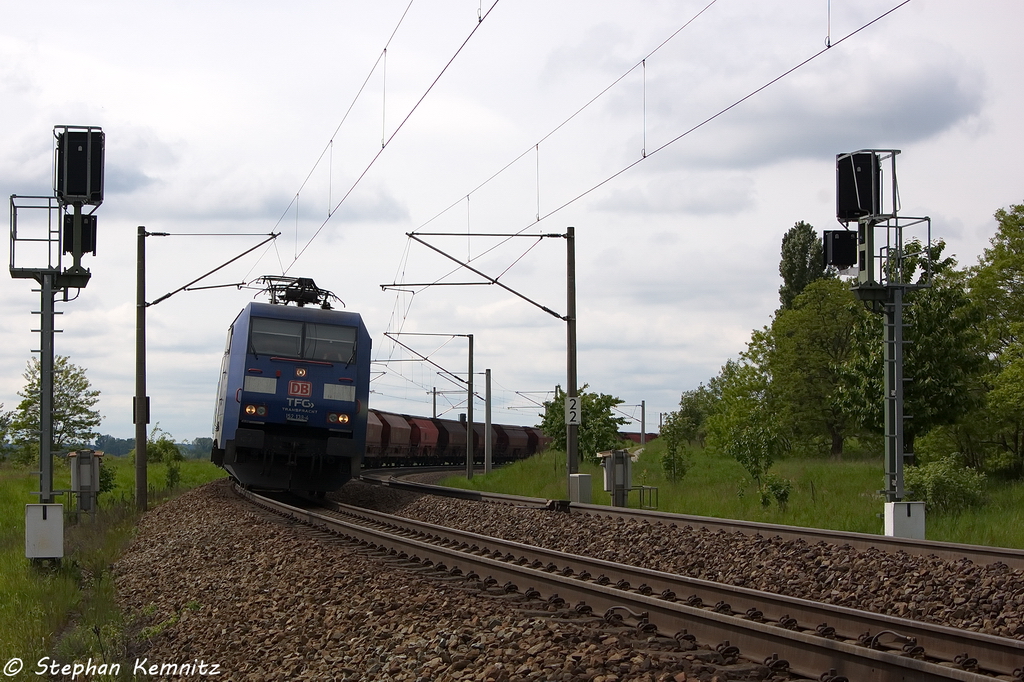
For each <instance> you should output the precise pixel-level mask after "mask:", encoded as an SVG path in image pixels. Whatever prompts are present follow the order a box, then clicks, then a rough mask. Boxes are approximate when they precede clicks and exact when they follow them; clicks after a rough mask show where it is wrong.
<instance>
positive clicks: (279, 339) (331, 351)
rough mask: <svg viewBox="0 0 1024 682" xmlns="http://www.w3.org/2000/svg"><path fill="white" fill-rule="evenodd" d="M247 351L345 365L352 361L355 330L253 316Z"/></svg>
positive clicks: (354, 348) (354, 351)
mask: <svg viewBox="0 0 1024 682" xmlns="http://www.w3.org/2000/svg"><path fill="white" fill-rule="evenodd" d="M249 352H251V353H253V354H255V355H278V356H281V357H288V358H300V359H303V360H319V361H322V362H343V363H345V364H348V363H350V362H352V361H353V360H354V359H355V354H356V328H355V327H342V326H339V325H335V324H317V323H314V322H305V323H303V322H300V321H298V320H277V319H271V318H267V317H254V318H252V327H251V333H250V335H249Z"/></svg>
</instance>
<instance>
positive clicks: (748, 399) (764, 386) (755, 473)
mask: <svg viewBox="0 0 1024 682" xmlns="http://www.w3.org/2000/svg"><path fill="white" fill-rule="evenodd" d="M770 352H771V336H770V334H769V333H768V330H767V329H765V330H760V331H755V332H754V334H753V337H752V338H751V341H750V343H749V344H748V345H747V350H746V351H745V352H744V353H743V355H742V356H741V362H738V363H727V364H726V366H725V367H723V368H722V374H721V375H720V382H719V385H720V386H721V400H720V403H719V407H718V410H717V411H716V412H715V413H714V414H713V415H712V416H711V417H710V418H709V419H708V442H707V447H708V450H710V451H711V452H713V453H717V454H721V455H724V456H726V457H732V458H733V459H735V460H736V461H737V462H739V463H740V464H741V465H743V468H744V469H746V470H747V473H748V474H750V477H751V479H753V481H754V484H755V485H756V486H757V490H758V493H759V495H760V497H761V502H762V504H768V503H770V500H771V499H772V498H773V497H774V498H775V499H776V500H777V501H778V502H779V504H780V505H784V504H785V501H786V500H787V499H788V497H789V490H790V485H791V484H789V483H788V481H785V480H783V479H780V478H778V477H777V476H775V475H774V474H771V473H770V471H769V470H770V469H771V467H772V465H773V464H774V462H775V460H776V459H777V458H778V457H780V456H782V455H783V454H784V453H785V452H786V451H788V450H789V445H790V443H789V438H788V435H787V434H786V432H785V428H784V426H783V424H782V422H781V420H780V419H779V417H778V413H779V411H778V403H777V400H776V398H775V396H774V395H773V393H772V386H771V379H770V376H769V375H768V373H767V372H766V371H765V358H766V357H767V356H768V354H769V353H770Z"/></svg>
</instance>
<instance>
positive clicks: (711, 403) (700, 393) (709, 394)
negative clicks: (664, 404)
mask: <svg viewBox="0 0 1024 682" xmlns="http://www.w3.org/2000/svg"><path fill="white" fill-rule="evenodd" d="M716 401H717V396H716V395H715V394H714V391H713V390H712V389H711V388H710V387H708V386H705V385H704V384H701V385H700V386H698V387H697V388H695V389H693V390H691V391H686V392H684V393H683V395H682V397H681V398H680V399H679V410H678V411H677V412H674V413H673V414H675V415H677V416H676V419H677V420H678V421H679V424H678V428H679V429H680V430H681V431H680V436H681V437H682V439H683V440H685V441H686V442H688V443H694V442H697V443H699V444H700V445H701V446H703V445H704V442H705V439H706V437H707V419H708V417H709V416H710V415H711V413H712V412H714V409H715V403H716Z"/></svg>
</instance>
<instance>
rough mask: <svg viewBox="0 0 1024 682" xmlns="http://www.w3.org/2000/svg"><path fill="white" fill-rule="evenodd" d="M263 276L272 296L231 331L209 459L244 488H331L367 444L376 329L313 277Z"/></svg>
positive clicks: (355, 467)
mask: <svg viewBox="0 0 1024 682" xmlns="http://www.w3.org/2000/svg"><path fill="white" fill-rule="evenodd" d="M263 281H264V282H265V284H266V285H267V288H266V291H267V292H268V293H269V294H270V300H271V302H270V303H256V302H253V303H249V304H248V305H247V306H246V307H245V308H244V309H243V310H242V312H241V313H239V314H238V317H237V318H235V321H234V322H233V323H232V325H231V326H230V327H229V329H228V339H227V347H226V349H225V350H224V359H223V361H222V363H221V373H220V382H219V384H218V387H217V407H216V413H215V416H214V428H213V430H214V441H213V452H212V459H213V461H214V463H216V464H218V465H219V466H222V467H224V469H226V470H227V471H228V472H229V473H230V474H231V475H232V476H233V477H234V478H235V479H237V480H238V481H239V482H240V483H241V484H243V485H245V486H246V487H253V488H270V489H277V490H282V489H284V490H294V491H300V492H310V493H318V494H319V493H324V492H327V491H331V490H335V489H337V488H339V487H341V485H342V484H344V483H345V482H346V481H348V480H349V479H350V478H352V477H353V476H355V475H358V472H359V468H360V462H361V459H362V456H363V453H364V452H365V450H366V423H367V399H368V397H369V389H370V344H371V341H370V336H369V334H368V333H367V331H366V327H365V326H364V325H363V321H362V318H361V317H360V316H359V315H358V314H356V313H350V312H345V311H339V310H331V309H330V299H331V298H335V297H334V295H333V294H331V293H330V292H328V291H325V290H322V289H320V288H318V287H317V286H316V284H315V283H314V282H313V281H312V280H310V279H307V278H287V277H264V278H263ZM291 303H294V304H295V305H294V306H293V305H289V304H291ZM311 304H313V305H311ZM317 304H318V305H317ZM314 305H315V306H316V307H314Z"/></svg>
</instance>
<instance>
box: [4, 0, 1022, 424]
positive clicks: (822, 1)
mask: <svg viewBox="0 0 1024 682" xmlns="http://www.w3.org/2000/svg"><path fill="white" fill-rule="evenodd" d="M492 3H493V0H483V1H482V2H481V1H480V0H476V1H472V2H471V1H464V0H457V1H451V0H450V1H447V2H439V1H437V0H413V1H412V2H411V3H409V2H408V0H398V1H395V2H390V1H381V2H374V3H352V2H312V1H311V2H306V3H289V4H288V6H287V7H286V6H285V4H283V3H270V2H262V1H256V2H253V1H247V2H231V1H224V2H218V3H208V2H202V3H200V2H179V3H173V4H167V3H165V4H164V5H163V6H157V5H154V4H152V3H137V2H127V1H125V2H98V3H88V4H87V5H84V4H82V3H77V2H76V3H72V2H45V3H6V4H5V6H4V8H3V21H2V22H0V104H2V106H0V192H2V193H3V194H4V195H11V194H18V195H46V194H50V193H52V185H51V174H52V155H53V139H52V131H53V127H54V126H55V125H60V124H71V125H98V126H102V128H103V130H104V131H105V133H106V136H107V147H106V153H107V163H106V195H105V201H104V203H103V205H102V206H101V207H100V208H99V209H98V211H97V215H98V217H99V218H98V220H99V231H100V233H99V240H98V241H99V247H98V253H97V256H96V257H92V256H87V257H86V262H85V265H86V266H87V267H89V268H90V269H91V271H92V273H93V277H92V281H91V282H90V284H89V286H88V287H87V288H86V289H84V290H82V291H81V292H80V295H79V296H78V298H77V299H75V300H74V301H71V302H68V303H60V304H59V305H58V310H60V311H62V312H63V315H62V316H61V317H60V318H58V322H59V323H58V326H59V328H62V329H63V330H64V332H63V333H62V334H59V335H58V336H57V341H56V348H57V352H58V353H60V354H63V355H69V356H71V358H72V361H73V362H75V363H77V364H79V365H81V366H84V367H86V368H87V369H88V376H89V378H90V380H91V381H92V383H93V385H94V387H95V388H97V389H99V390H100V391H101V392H102V395H101V400H100V403H99V408H100V410H101V412H102V414H103V417H104V421H103V424H102V425H101V427H100V431H101V432H103V433H109V434H112V435H115V436H119V437H129V436H131V435H132V434H133V427H132V424H131V396H132V395H133V392H134V363H135V351H134V333H135V272H136V266H135V263H136V261H135V257H136V233H137V226H139V225H145V226H146V227H147V228H148V229H149V230H151V231H162V232H169V233H172V234H173V235H174V236H170V237H159V238H158V237H151V238H149V239H148V240H147V249H148V256H147V258H148V267H147V290H148V296H147V298H148V299H149V300H150V301H152V300H154V299H156V298H158V297H159V296H161V295H163V294H165V293H167V292H170V291H173V290H174V289H177V288H178V287H181V286H183V285H184V284H186V283H188V282H189V281H190V280H192V279H195V278H196V277H199V276H200V275H201V274H203V273H205V272H207V271H208V270H211V269H213V268H215V267H217V266H218V265H220V264H221V263H223V262H225V261H227V260H229V259H230V258H232V257H234V256H236V255H237V254H239V253H241V252H242V251H244V250H246V249H249V248H251V247H252V246H254V245H256V244H257V243H258V242H259V241H260V240H261V237H258V236H252V235H254V234H255V235H258V234H267V233H270V232H280V233H281V234H280V237H279V238H278V239H277V240H276V241H275V242H273V243H272V244H271V245H268V246H267V247H264V248H261V249H258V250H257V251H255V252H253V253H252V254H251V255H250V256H247V257H245V258H242V259H240V260H239V261H237V262H236V263H235V264H233V265H232V266H229V267H228V268H226V269H224V270H222V271H221V272H219V273H217V274H216V275H215V276H213V277H211V278H210V279H209V280H207V281H204V284H210V285H213V284H231V283H237V282H248V281H252V280H253V279H255V278H256V277H258V276H260V275H264V274H282V273H286V274H288V275H292V276H305V277H312V278H314V279H315V280H316V281H317V283H318V284H319V285H321V286H322V287H324V288H327V289H330V290H332V291H334V292H336V293H337V294H338V296H339V297H340V298H341V299H343V300H344V301H345V304H346V306H347V309H349V310H352V311H357V312H360V313H361V314H362V315H363V318H364V320H365V322H366V325H367V327H368V328H369V329H370V332H371V335H372V336H373V339H374V351H375V352H374V356H375V357H376V358H377V359H378V360H380V361H381V362H380V363H379V364H376V365H375V366H374V377H375V378H374V380H373V385H372V390H373V393H372V395H371V403H372V406H374V407H379V408H383V409H390V410H395V411H401V412H407V413H412V414H429V413H430V411H431V397H430V395H429V392H430V391H431V389H432V388H433V387H435V386H436V387H437V388H438V390H441V391H451V390H455V389H456V386H455V385H454V384H453V383H452V382H450V381H449V380H447V379H445V378H444V377H441V376H438V374H437V370H436V368H434V367H432V366H430V365H426V364H424V363H418V362H410V361H408V360H410V359H411V358H412V357H413V356H412V355H410V354H409V353H407V352H404V351H402V350H401V349H400V348H397V347H396V346H395V345H394V344H393V343H392V342H391V341H390V340H389V339H388V338H387V337H386V336H385V332H399V331H401V332H407V333H408V332H416V333H424V334H473V335H474V338H475V348H476V357H475V367H476V369H477V370H478V371H480V372H482V371H483V369H484V368H491V369H492V372H493V381H494V388H493V393H494V410H495V411H494V419H495V421H504V422H508V423H524V424H532V423H535V422H536V421H537V419H536V414H537V410H536V409H535V408H531V407H530V405H531V403H530V399H536V400H542V399H543V398H544V397H545V395H544V392H545V391H550V390H552V389H553V387H554V386H555V385H556V384H561V385H563V386H564V385H565V323H564V322H562V321H560V320H558V319H556V318H555V317H553V316H551V315H549V314H547V313H545V312H543V311H542V310H540V309H539V308H537V307H534V306H533V305H531V304H530V303H528V302H525V301H523V300H522V299H520V298H517V297H515V296H513V295H512V294H509V293H508V292H506V291H504V290H502V289H500V288H498V287H495V286H466V287H453V286H436V287H430V288H424V287H416V286H410V285H414V284H424V283H429V282H435V281H444V282H469V281H480V280H479V278H477V277H476V276H474V275H473V274H472V273H469V272H467V271H461V272H454V273H453V272H452V271H453V270H454V269H455V268H457V266H456V265H455V263H454V262H452V261H450V260H447V259H445V258H444V257H442V256H440V255H438V254H437V253H435V252H434V251H432V250H431V249H429V248H427V247H425V246H423V245H421V244H419V243H416V242H413V241H410V240H409V239H408V238H407V237H406V233H408V232H412V231H418V232H453V233H459V234H460V235H461V236H457V237H423V238H424V239H426V240H427V241H429V242H430V243H431V244H433V245H435V246H436V247H438V248H439V249H442V250H444V251H446V252H447V253H449V254H451V255H452V256H453V257H455V258H458V259H460V260H468V259H471V260H472V262H473V265H474V267H476V268H478V269H480V270H481V271H483V272H486V273H487V274H488V275H491V276H495V277H497V276H499V275H501V278H500V281H501V282H503V283H504V284H506V285H508V286H509V287H511V288H513V289H515V290H517V291H519V292H521V293H522V294H523V295H524V296H526V297H528V298H530V299H532V300H533V301H536V302H537V303H539V304H540V305H543V306H546V307H548V308H550V309H552V310H554V311H555V312H557V313H558V314H560V315H562V314H565V312H566V297H565V269H566V268H565V259H566V251H565V241H564V240H562V239H544V240H540V241H539V243H538V240H536V239H531V238H526V237H524V238H517V239H511V240H508V241H507V242H504V243H503V242H502V240H499V239H496V238H489V237H483V236H472V237H471V236H468V235H469V234H476V235H479V234H483V233H512V232H520V231H522V232H523V233H524V234H539V233H563V232H565V229H566V227H567V226H570V225H571V226H574V227H575V229H576V236H577V239H576V249H577V268H578V271H577V287H578V307H579V311H578V319H579V353H580V355H579V375H580V380H581V382H586V383H589V384H590V386H591V388H592V389H594V390H597V391H600V392H602V393H610V394H613V395H615V396H618V397H619V398H621V399H622V400H624V401H625V403H626V405H627V406H626V407H624V408H623V409H624V410H625V411H626V412H627V413H628V414H630V415H633V414H635V415H636V416H637V418H639V408H638V407H633V405H639V403H640V402H641V401H642V400H643V401H646V404H647V415H648V425H649V426H650V425H651V424H653V425H655V426H656V425H657V420H658V413H659V412H666V411H669V410H672V409H674V408H675V407H676V406H677V404H678V400H679V395H680V393H681V392H683V391H685V390H688V389H692V388H695V387H696V386H697V385H698V384H699V383H701V382H703V381H707V379H708V378H710V377H711V376H713V375H715V374H716V373H717V371H718V369H719V367H720V366H721V365H722V364H723V363H724V362H725V361H726V360H727V359H728V358H730V357H735V356H736V355H737V354H738V353H739V352H740V351H741V350H742V349H743V347H744V343H745V341H746V340H747V339H748V338H749V334H750V331H751V330H752V329H754V328H757V327H761V326H763V325H765V324H767V323H768V322H769V320H770V316H771V315H772V312H773V311H774V310H775V308H776V307H777V305H778V287H779V285H780V284H781V281H780V279H779V275H778V259H779V245H780V240H781V238H782V235H783V234H784V233H785V231H786V230H787V229H788V228H789V227H791V226H792V225H793V223H794V222H796V221H799V220H805V221H807V222H810V223H811V224H813V225H814V226H815V227H816V228H818V229H819V230H822V229H834V228H835V227H837V224H836V222H835V217H834V216H835V187H834V185H835V155H836V154H837V153H840V152H847V151H854V150H857V149H862V148H881V149H900V150H902V154H901V155H900V156H899V157H898V162H899V164H898V171H899V183H900V198H901V201H902V211H903V213H904V214H905V215H915V216H923V215H928V216H931V218H932V220H933V225H934V232H935V234H936V235H937V236H940V237H942V238H944V239H945V240H946V241H947V243H948V244H949V249H948V251H949V252H952V253H954V254H956V255H957V256H958V258H959V259H960V261H961V263H964V264H971V263H974V262H975V261H976V259H977V257H978V255H979V254H980V253H981V251H982V250H983V249H984V248H985V246H986V245H987V244H988V239H989V238H990V237H991V235H992V234H993V232H994V223H993V220H992V213H993V212H994V211H995V210H996V209H997V208H999V207H1002V206H1007V205H1009V204H1011V203H1021V202H1022V201H1024V183H1022V182H1021V180H1022V177H1024V173H1022V171H1021V159H1022V158H1024V134H1022V132H1021V123H1020V122H1021V118H1020V112H1021V111H1022V110H1024V88H1022V87H1021V85H1022V77H1021V75H1020V68H1021V65H1022V64H1024V45H1022V43H1021V41H1020V40H1019V35H1018V33H1019V27H1020V26H1021V25H1024V5H1021V4H1020V3H1010V2H1005V1H998V2H997V1H995V0H980V1H979V2H975V3H970V6H969V7H968V6H967V5H965V4H964V3H961V2H954V1H952V0H950V1H940V0H929V1H927V2H924V1H923V0H913V1H912V2H909V3H907V4H905V5H904V6H902V7H899V9H896V10H895V11H894V12H892V13H891V14H889V15H888V16H886V17H884V18H882V19H881V20H879V21H878V22H877V23H874V24H872V25H871V26H868V27H867V28H865V29H864V30H863V31H861V32H859V33H857V34H856V35H853V36H851V37H849V38H848V39H846V40H842V39H843V38H844V36H847V35H849V34H851V33H852V32H854V31H856V30H857V29H859V28H861V27H862V26H864V25H865V24H868V23H869V22H871V21H872V20H873V19H875V18H877V17H879V16H880V15H882V14H884V13H886V12H887V11H889V10H890V9H893V8H894V7H896V6H897V5H898V4H899V0H884V1H883V0H862V1H859V2H848V1H845V0H834V1H833V2H831V3H829V2H828V0H806V1H804V0H784V1H782V0H779V1H774V2H770V1H767V0H757V1H755V0H718V1H717V2H714V3H712V4H711V5H710V6H708V0H699V1H697V2H692V1H689V0H672V1H669V0H664V1H656V0H650V1H648V0H641V1H638V2H630V3H623V2H610V1H605V0H600V1H596V2H595V1H594V0H589V1H587V2H580V1H576V0H569V1H567V2H559V3H550V2H540V1H538V0H521V1H519V2H513V0H500V1H499V2H497V3H495V4H492ZM830 5H831V7H830ZM829 8H830V9H829ZM478 17H482V18H483V20H482V21H480V20H479V19H478ZM691 20H692V21H691ZM688 22H690V23H688ZM680 29H681V30H680ZM827 38H830V42H831V44H832V47H831V48H830V49H827V50H824V53H823V54H820V55H818V56H817V57H815V58H814V59H811V60H810V61H809V62H807V63H806V64H804V65H803V66H801V67H800V68H798V69H797V70H795V71H793V72H792V73H790V74H789V75H787V76H786V77H785V78H782V79H781V80H779V81H778V82H775V83H774V84H772V85H771V86H769V87H767V88H765V89H763V90H761V91H760V92H758V93H757V94H754V95H753V96H752V97H750V98H749V99H746V100H744V101H742V102H741V103H739V104H738V105H737V106H735V107H734V108H731V109H729V110H728V111H726V112H725V113H723V114H722V115H721V116H718V117H717V118H715V119H714V120H712V121H710V122H708V123H706V124H705V125H702V126H700V127H698V128H696V129H695V130H693V129H694V128H695V126H698V124H701V123H702V122H704V121H706V120H707V119H709V118H710V117H712V116H714V115H715V114H718V113H719V112H721V111H722V110H724V109H726V108H727V107H730V106H731V105H733V104H735V103H737V102H739V101H740V100H743V98H745V97H747V96H748V95H750V94H751V93H754V92H755V91H757V90H758V89H759V88H762V86H764V85H766V84H767V83H769V82H771V81H772V80H773V79H776V78H777V77H779V76H780V75H782V74H784V73H786V72H787V71H789V70H790V69H792V68H793V67H795V66H797V65H798V64H801V63H802V62H804V61H805V60H807V59H808V58H810V57H813V56H814V55H816V54H817V53H819V52H821V51H822V50H823V48H825V45H826V39H827ZM385 47H386V52H385ZM449 62H450V64H449ZM446 65H448V66H447V68H446ZM432 84H433V85H432ZM588 103H589V104H588ZM691 130H692V132H688V131H691ZM382 144H383V145H384V146H383V148H382ZM318 160H319V161H318ZM27 213H28V212H26V211H21V212H19V221H20V225H21V226H22V231H21V232H20V234H21V235H25V234H26V233H28V232H29V231H30V230H31V229H32V226H33V225H37V226H41V225H42V222H41V221H40V220H36V223H33V222H32V219H30V218H29V216H28V215H27ZM538 217H539V218H540V220H539V221H538ZM211 233H217V234H223V233H228V234H230V235H235V236H192V235H196V234H205V235H208V234H211ZM40 257H41V256H40V255H39V254H35V253H33V252H32V251H31V250H30V249H29V248H27V247H25V248H20V249H18V250H16V253H15V261H16V263H15V264H16V265H17V266H18V267H41V266H43V265H45V262H39V258H40ZM44 260H45V259H44ZM503 273H504V274H503ZM396 283H397V284H404V285H405V286H403V287H399V289H403V290H399V291H395V290H393V289H391V288H387V289H384V288H382V286H381V285H390V284H396ZM32 289H33V284H32V282H31V281H29V280H21V279H19V280H15V279H10V278H4V279H0V368H2V371H0V402H2V403H4V409H11V408H13V407H14V406H16V404H17V402H18V397H17V391H18V390H19V389H20V388H21V386H22V385H23V379H22V376H21V375H22V372H23V371H24V369H25V365H26V362H27V361H28V359H29V357H30V356H31V350H32V349H34V348H38V346H39V340H38V334H33V333H32V332H31V330H32V329H37V328H38V317H37V316H34V315H32V314H31V311H33V310H38V309H39V303H40V302H39V294H38V293H34V292H33V291H32ZM409 291H416V292H417V293H415V294H413V293H409ZM254 296H257V292H256V291H254V290H251V289H238V288H231V287H228V288H220V289H211V290H203V291H193V292H184V293H180V294H177V295H175V296H173V297H171V298H169V299H167V300H165V301H163V302H161V303H159V304H158V305H155V306H151V307H150V308H149V309H148V317H149V327H148V330H149V331H148V335H149V393H150V395H151V396H152V401H153V418H154V421H156V422H159V424H160V426H161V428H163V429H164V430H166V431H168V432H170V433H172V434H173V435H174V436H175V437H176V438H178V439H181V440H184V439H191V438H193V437H196V436H206V435H209V434H210V430H211V424H212V408H213V402H214V390H215V386H216V381H217V373H218V368H219V357H220V354H221V353H222V352H223V346H224V338H225V332H226V329H227V326H228V325H229V324H230V323H231V321H232V320H233V319H234V316H235V315H236V314H237V312H238V311H239V310H240V309H241V308H242V306H244V305H245V303H246V302H248V301H250V300H253V298H254ZM399 338H400V339H401V340H402V342H403V343H406V344H408V345H410V346H412V347H413V348H415V349H416V350H417V351H418V352H420V353H423V354H425V355H429V356H430V357H431V359H432V360H434V361H435V362H437V364H439V365H441V366H443V367H445V368H448V369H450V370H452V371H463V372H464V371H465V366H466V345H467V344H466V340H465V339H464V338H461V337H455V338H446V337H442V336H437V337H432V336H408V337H399ZM403 360H404V361H403ZM384 361H388V362H386V363H385V362H384ZM477 382H478V383H479V385H481V391H482V383H483V379H482V376H480V377H478V378H477ZM458 401H459V398H458V397H457V396H455V395H451V394H442V396H441V397H440V398H439V411H440V412H446V413H447V414H448V415H449V416H454V415H456V414H457V413H458V412H460V411H464V409H465V408H464V406H460V405H459V404H458ZM476 410H477V414H478V415H480V414H482V405H480V404H478V405H477V407H476ZM634 428H638V425H637V426H635V427H634Z"/></svg>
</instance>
